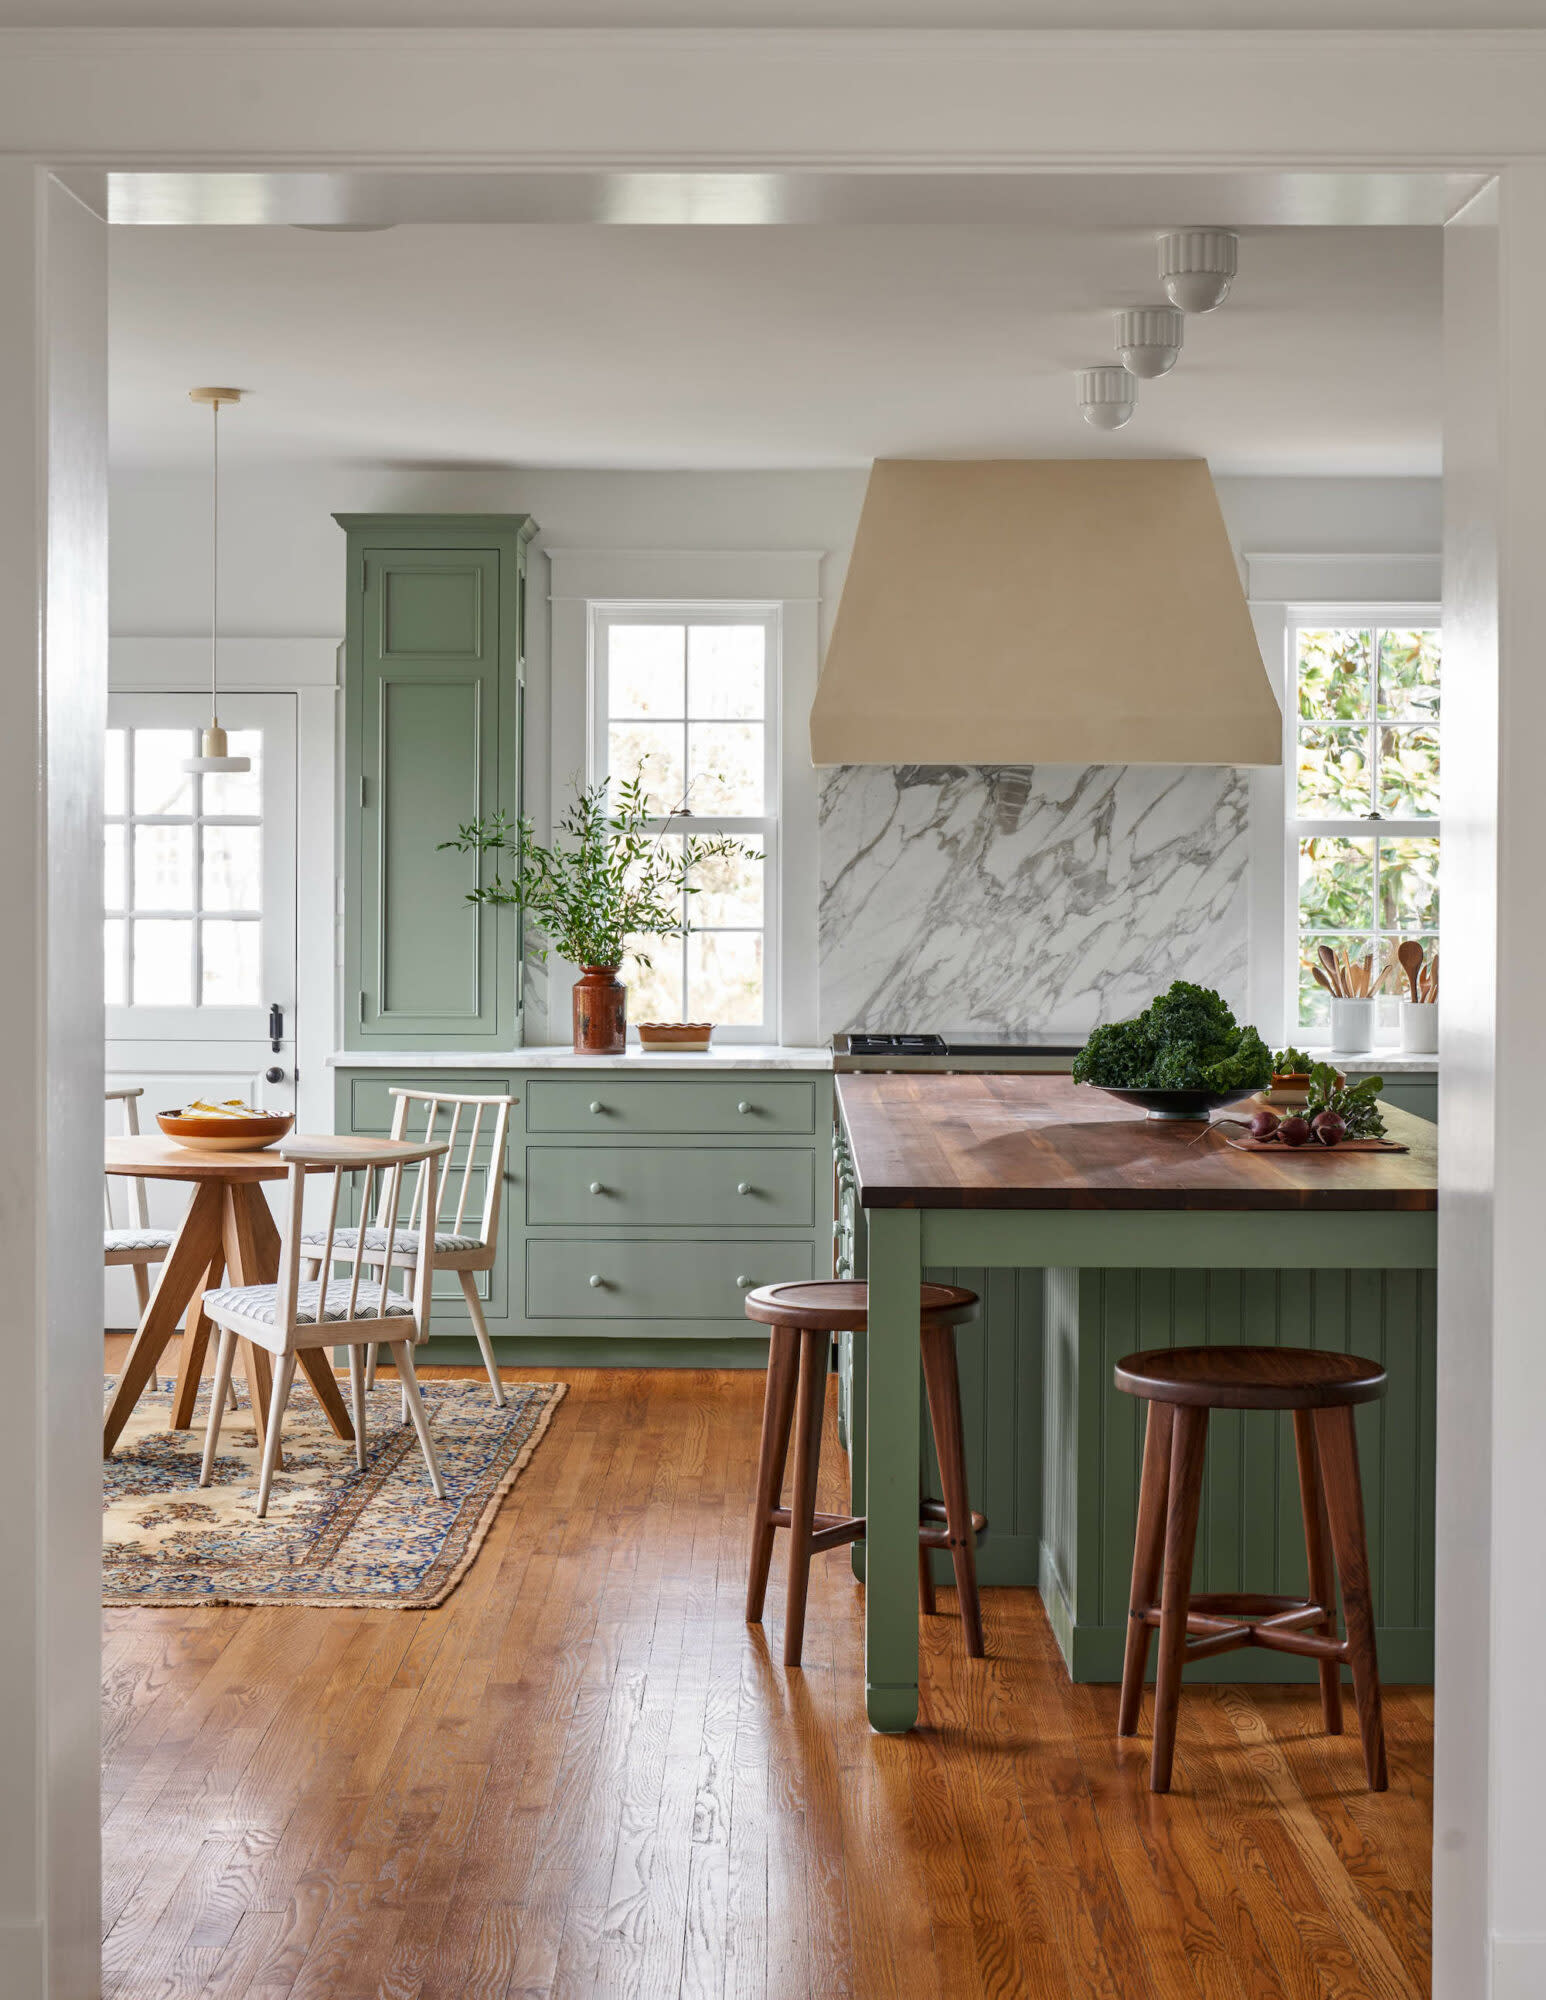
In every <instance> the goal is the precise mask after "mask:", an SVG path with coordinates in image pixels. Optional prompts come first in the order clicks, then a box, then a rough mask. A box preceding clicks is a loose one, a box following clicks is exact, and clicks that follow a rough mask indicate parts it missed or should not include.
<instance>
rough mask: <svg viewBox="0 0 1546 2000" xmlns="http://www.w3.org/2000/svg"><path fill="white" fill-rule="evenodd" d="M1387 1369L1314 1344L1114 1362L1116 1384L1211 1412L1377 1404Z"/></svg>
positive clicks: (1164, 1352) (1195, 1350)
mask: <svg viewBox="0 0 1546 2000" xmlns="http://www.w3.org/2000/svg"><path fill="white" fill-rule="evenodd" d="M1385 1383H1386V1375H1385V1370H1384V1369H1383V1368H1382V1367H1381V1366H1380V1364H1379V1363H1378V1362H1377V1361H1366V1360H1364V1358H1363V1357H1362V1356H1361V1355H1358V1354H1333V1353H1326V1352H1324V1351H1323V1350H1321V1349H1319V1348H1313V1347H1157V1348H1151V1349H1149V1350H1148V1351H1146V1352H1145V1353H1142V1354H1129V1355H1127V1356H1125V1357H1124V1359H1122V1360H1121V1361H1119V1362H1118V1363H1117V1365H1116V1386H1117V1387H1118V1388H1119V1389H1122V1390H1125V1392H1126V1393H1127V1394H1128V1395H1129V1396H1142V1397H1144V1398H1145V1400H1146V1401H1148V1402H1151V1403H1182V1404H1187V1405H1189V1406H1190V1407H1191V1408H1193V1409H1210V1410H1334V1409H1342V1408H1345V1407H1346V1406H1347V1405H1348V1404H1350V1403H1373V1402H1376V1401H1377V1400H1378V1399H1379V1398H1380V1397H1381V1396H1383V1395H1384V1393H1385Z"/></svg>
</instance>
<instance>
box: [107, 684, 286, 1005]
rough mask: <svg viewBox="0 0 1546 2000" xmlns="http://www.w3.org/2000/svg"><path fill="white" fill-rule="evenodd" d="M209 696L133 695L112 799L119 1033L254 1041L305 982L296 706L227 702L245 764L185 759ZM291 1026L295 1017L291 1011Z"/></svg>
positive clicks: (116, 725)
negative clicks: (298, 972) (205, 768)
mask: <svg viewBox="0 0 1546 2000" xmlns="http://www.w3.org/2000/svg"><path fill="white" fill-rule="evenodd" d="M205 708H206V704H205V702H204V701H202V700H201V699H200V698H199V697H197V696H193V695H182V694H178V695H149V694H147V695H120V696H116V697H115V698H114V699H113V701H112V703H111V704H110V708H109V728H108V733H107V755H106V782H105V786H104V796H103V840H104V854H103V864H104V865H103V876H104V883H103V918H102V927H103V928H102V941H103V963H104V974H105V980H106V991H105V998H106V1001H107V1008H108V1034H109V1036H110V1037H114V1038H120V1039H132V1040H135V1041H143V1040H163V1039H178V1040H190V1041H194V1042H201V1043H202V1042H205V1041H210V1040H214V1041H243V1040H246V1041H250V1040H253V1039H254V1038H257V1037H260V1036H263V1035H265V1034H266V1033H267V1028H268V1018H269V1009H270V1008H271V1007H272V1006H273V1005H275V1004H278V1005H279V1006H280V1007H281V1008H282V1009H284V1010H285V1013H286V1015H288V1014H289V1012H290V1010H291V1009H292V1007H293V1003H294V989H295V703H294V698H293V697H292V696H289V695H233V696H228V697H227V698H226V699H225V700H224V701H223V702H222V703H221V720H222V722H224V723H225V725H226V728H227V730H228V732H229V735H230V745H231V754H232V755H233V756H241V757H248V758H250V759H251V762H252V768H251V770H249V771H241V772H208V773H195V772H189V771H187V770H185V769H184V768H183V766H184V763H185V761H186V760H187V759H188V758H190V757H193V756H196V755H197V754H198V749H199V732H200V730H201V728H202V727H203V725H204V723H205V721H206V720H207V715H206V713H205ZM285 1025H286V1030H287V1031H288V1030H289V1028H290V1026H291V1023H290V1022H289V1020H288V1019H287V1020H286V1024H285Z"/></svg>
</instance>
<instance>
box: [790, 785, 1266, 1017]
mask: <svg viewBox="0 0 1546 2000" xmlns="http://www.w3.org/2000/svg"><path fill="white" fill-rule="evenodd" d="M1247 853H1248V791H1247V779H1246V775H1245V773H1244V772H1243V771H1239V770H1235V769H1231V768H1228V767H1224V766H1212V765H1208V766H1204V765H1197V766H1186V767H1176V766H1173V765H1139V764H1134V765H1095V766H1090V767H1088V768H1083V769H1074V768H1065V767H1060V766H1053V765H1032V766H1026V765H1013V766H1010V765H1004V766H987V767H978V766H973V767H970V768H967V767H962V766H959V765H904V766H901V767H887V766H879V765H845V766H841V767H839V768H837V769H834V770H829V771H827V772H826V773H824V776H823V783H822V793H821V989H820V1008H821V1032H822V1034H823V1035H827V1034H832V1033H834V1032H836V1031H838V1030H840V1029H845V1028H869V1029H875V1030H899V1029H913V1030H923V1029H936V1030H958V1031H959V1030H963V1029H965V1030H976V1031H979V1032H982V1033H986V1034H1004V1035H1017V1036H1025V1037H1028V1038H1034V1037H1063V1036H1072V1037H1075V1038H1082V1037H1083V1036H1084V1035H1085V1034H1086V1033H1087V1032H1088V1031H1089V1029H1090V1028H1091V1027H1093V1026H1094V1025H1095V1024H1096V1023H1097V1022H1098V1021H1110V1020H1117V1019H1120V1018H1121V1017H1122V1016H1123V1015H1125V1014H1130V1013H1133V1012H1135V1011H1136V1010H1137V1009H1138V1008H1140V1007H1142V1006H1143V1005H1144V1004H1145V1003H1146V1002H1147V1001H1148V1000H1150V999H1151V998H1152V997H1153V995H1154V994H1155V993H1157V992H1159V991H1160V990H1161V989H1162V988H1163V987H1165V986H1168V985H1169V983H1170V982H1171V980H1172V979H1181V978H1185V979H1194V980H1196V981H1198V982H1199V983H1200V984H1202V985H1204V986H1213V987H1216V988H1217V989H1218V990H1219V991H1220V992H1221V993H1222V994H1223V995H1224V997H1225V999H1226V1000H1228V1001H1229V1003H1230V1005H1231V1006H1232V1007H1234V1008H1235V1009H1236V1011H1237V1012H1238V1011H1239V1010H1240V1009H1241V1008H1242V1006H1243V1005H1244V1001H1245V988H1246V867H1247Z"/></svg>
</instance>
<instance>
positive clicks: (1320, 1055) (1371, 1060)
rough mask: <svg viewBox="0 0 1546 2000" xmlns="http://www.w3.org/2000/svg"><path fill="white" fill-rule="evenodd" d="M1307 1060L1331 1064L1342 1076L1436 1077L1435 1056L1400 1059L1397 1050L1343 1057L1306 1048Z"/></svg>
mask: <svg viewBox="0 0 1546 2000" xmlns="http://www.w3.org/2000/svg"><path fill="white" fill-rule="evenodd" d="M1304 1053H1305V1054H1306V1055H1307V1056H1314V1058H1315V1060H1316V1061H1317V1062H1329V1063H1335V1064H1336V1066H1337V1068H1338V1069H1339V1070H1341V1071H1342V1073H1343V1075H1344V1076H1346V1075H1348V1074H1349V1073H1351V1074H1352V1075H1354V1076H1423V1075H1428V1076H1434V1075H1436V1074H1437V1073H1438V1067H1439V1059H1438V1057H1437V1056H1409V1055H1403V1054H1402V1052H1401V1051H1400V1049H1371V1050H1370V1051H1369V1052H1368V1054H1367V1055H1361V1056H1353V1055H1343V1054H1340V1053H1338V1052H1337V1051H1336V1050H1333V1049H1317V1048H1308V1049H1306V1050H1305V1051H1304Z"/></svg>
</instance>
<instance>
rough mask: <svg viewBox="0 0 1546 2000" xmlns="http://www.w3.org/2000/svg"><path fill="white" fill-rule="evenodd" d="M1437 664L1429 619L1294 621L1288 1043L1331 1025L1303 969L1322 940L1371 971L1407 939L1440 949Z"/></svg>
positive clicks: (1390, 994)
mask: <svg viewBox="0 0 1546 2000" xmlns="http://www.w3.org/2000/svg"><path fill="white" fill-rule="evenodd" d="M1441 670H1442V641H1441V633H1440V628H1439V626H1438V624H1437V622H1436V621H1435V620H1434V619H1432V618H1431V617H1428V618H1423V617H1421V616H1418V617H1407V618H1401V617H1397V616H1391V617H1390V618H1389V619H1384V620H1382V619H1380V618H1377V617H1368V618H1360V619H1352V620H1347V621H1345V622H1338V621H1337V620H1335V619H1327V620H1324V621H1314V622H1312V621H1311V620H1310V619H1301V620H1299V621H1297V622H1295V623H1293V624H1292V625H1291V628H1290V683H1291V699H1290V702H1289V704H1288V713H1289V716H1290V718H1291V720H1290V724H1289V728H1288V731H1287V734H1288V736H1289V739H1290V769H1291V772H1292V776H1291V780H1290V786H1289V802H1288V826H1287V833H1288V844H1289V860H1290V895H1291V904H1292V910H1293V918H1292V940H1293V950H1292V952H1291V961H1292V969H1291V971H1290V974H1289V1007H1288V1018H1289V1021H1290V1023H1291V1024H1292V1025H1291V1027H1290V1029H1289V1034H1290V1038H1295V1037H1297V1038H1298V1039H1300V1040H1301V1041H1303V1040H1311V1041H1313V1040H1316V1039H1324V1037H1325V1035H1326V1033H1327V1031H1328V1029H1329V1018H1330V1001H1329V996H1328V995H1327V993H1326V992H1325V990H1324V989H1323V988H1322V987H1321V986H1320V985H1319V984H1318V983H1317V982H1316V981H1315V979H1314V976H1313V972H1312V970H1311V968H1312V966H1313V965H1314V964H1315V963H1316V962H1317V951H1318V947H1319V946H1320V945H1321V944H1322V943H1325V944H1328V945H1330V946H1331V947H1332V948H1333V949H1345V950H1346V951H1347V952H1348V953H1349V955H1351V956H1354V957H1356V958H1358V959H1360V960H1361V959H1363V958H1364V957H1366V956H1367V957H1370V958H1372V960H1373V963H1374V966H1375V968H1376V969H1378V968H1379V967H1380V966H1382V965H1384V964H1386V963H1388V962H1389V961H1390V960H1391V958H1392V957H1393V954H1394V949H1395V946H1396V945H1397V943H1399V942H1400V941H1402V940H1403V939H1407V938H1415V939H1417V940H1418V941H1419V942H1421V944H1422V946H1423V950H1424V954H1425V957H1427V958H1429V959H1431V958H1432V956H1433V954H1434V953H1435V952H1436V951H1437V949H1438V945H1439V899H1438V866H1439V834H1440V824H1439V756H1440V727H1441V721H1440V712H1441V711H1440V704H1441V679H1442V671H1441ZM1406 990H1407V989H1406V986H1405V983H1404V981H1403V983H1402V984H1401V986H1400V987H1399V988H1398V987H1397V985H1396V982H1395V979H1394V977H1392V978H1391V979H1389V980H1387V982H1386V991H1385V992H1384V993H1383V994H1382V995H1381V997H1380V1000H1379V1002H1378V1006H1377V1011H1376V1034H1377V1037H1378V1039H1380V1040H1381V1041H1384V1042H1390V1041H1394V1040H1395V1038H1396V1036H1397V1033H1398V1030H1399V1018H1398V1003H1399V1000H1400V998H1401V997H1402V995H1403V994H1404V993H1405V992H1406Z"/></svg>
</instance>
